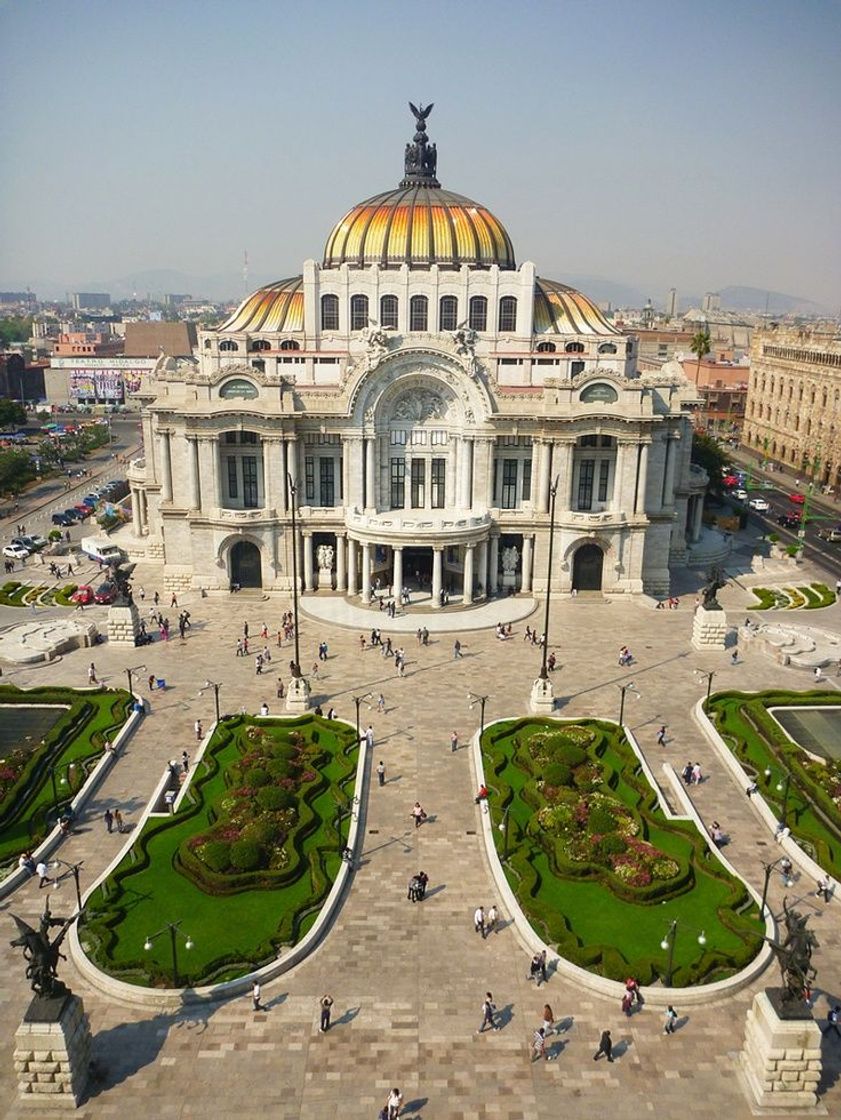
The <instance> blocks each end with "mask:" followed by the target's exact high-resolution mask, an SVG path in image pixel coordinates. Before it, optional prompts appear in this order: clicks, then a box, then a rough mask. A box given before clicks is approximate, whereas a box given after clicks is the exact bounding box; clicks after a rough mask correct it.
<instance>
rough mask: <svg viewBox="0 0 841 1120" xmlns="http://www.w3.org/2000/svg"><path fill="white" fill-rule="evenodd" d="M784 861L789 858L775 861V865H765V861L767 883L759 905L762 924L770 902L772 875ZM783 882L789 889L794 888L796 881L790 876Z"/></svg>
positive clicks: (782, 857)
mask: <svg viewBox="0 0 841 1120" xmlns="http://www.w3.org/2000/svg"><path fill="white" fill-rule="evenodd" d="M783 860H788V856H780V858H779V859H775V860H774V861H773V863H765V862H764V861H763V864H762V866H763V867H764V868H765V882H764V884H763V886H762V901H761V902H760V904H759V920H760V922H761V921H763V920H764V918H765V903H766V902H767V900H768V884H769V883H770V881H771V873H772V871H773V870H774V868H775V867H779V865H780V864H781V863H782V862H783ZM783 881H784V883H785V885H786V886H787V887H792V886H794V880H793V879H792V878H791V876H789V875H786V876H785V878H784V880H783Z"/></svg>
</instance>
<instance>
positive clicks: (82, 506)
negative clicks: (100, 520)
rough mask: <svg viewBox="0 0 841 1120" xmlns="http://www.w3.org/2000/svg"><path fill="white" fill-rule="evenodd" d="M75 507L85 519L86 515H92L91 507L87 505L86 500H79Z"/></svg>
mask: <svg viewBox="0 0 841 1120" xmlns="http://www.w3.org/2000/svg"><path fill="white" fill-rule="evenodd" d="M74 508H75V510H76V512H77V513H78V515H79V517H81V519H82V520H83V521H84V520H85V518H86V517H90V515H91V514H92V513H93V510H92V509H91V507H90V506H86V505H85V503H84V502H79V504H78V505H77V506H75V507H74Z"/></svg>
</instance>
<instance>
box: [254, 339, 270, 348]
mask: <svg viewBox="0 0 841 1120" xmlns="http://www.w3.org/2000/svg"><path fill="white" fill-rule="evenodd" d="M271 348H272V344H271V343H270V342H268V341H267V340H266V339H265V338H258V339H256V340H255V341H254V342H252V343H251V349H252V350H271Z"/></svg>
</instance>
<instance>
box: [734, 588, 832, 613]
mask: <svg viewBox="0 0 841 1120" xmlns="http://www.w3.org/2000/svg"><path fill="white" fill-rule="evenodd" d="M751 591H752V592H753V594H754V595H755V596H756V598H757V599H758V600H759V602H758V603H752V604H751V605H750V606H749V607H748V610H749V611H769V610H783V611H785V610H789V611H791V610H807V611H812V610H818V609H820V608H821V607H831V606H832V604H833V603H834V602H835V600H836V595H835V592H834V591H831V590H830V589H829V588H828V587H827V586H826V584H825V583H812V584H810V585H809V586H808V587H752V588H751Z"/></svg>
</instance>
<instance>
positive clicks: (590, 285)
mask: <svg viewBox="0 0 841 1120" xmlns="http://www.w3.org/2000/svg"><path fill="white" fill-rule="evenodd" d="M546 275H547V276H549V277H551V278H552V279H555V280H560V281H561V282H562V283H564V284H569V285H570V286H571V287H573V288H578V289H579V290H580V291H582V292H584V293H585V294H586V295H588V296H589V297H590V298H591V299H593V300H595V301H596V302H597V303H602V304H605V303H609V304H610V305H611V306H612V307H643V306H644V305H645V303H646V302H647V300H648V299H649V298H651V301H652V303H653V304H654V306H655V307H662V304H663V299H664V293H661V292H656V291H652V290H650V289H643V288H639V287H636V286H635V285H632V284H623V283H622V282H621V281H617V280H609V279H607V278H606V277H604V276H590V275H587V274H585V273H571V274H566V275H557V272H556V271H553V270H552V269H549V270H548V271H547V272H546ZM282 279H283V277H282V276H279V275H278V276H260V275H253V276H249V277H248V284H247V291H246V285H245V284H244V283H243V278H242V276H241V275H237V274H236V273H235V272H225V273H217V274H215V275H209V276H199V275H196V274H193V273H188V272H181V271H179V270H178V269H174V268H153V269H145V270H143V271H141V272H135V273H131V274H129V275H126V276H118V277H112V278H111V279H110V280H87V281H85V283H83V284H77V285H76V286H75V287H73V288H71V289H62V288H58V287H57V286H56V285H55V284H54V283H51V282H49V281H46V280H45V281H44V282H43V283H39V282H38V281H33V282H32V284H31V287H32V290H33V291H34V292H35V293H36V294H37V296H38V297H39V298H40V299H64V298H65V296H66V294H67V291H77V292H110V294H111V296H112V297H113V298H114V299H115V300H123V299H132V298H133V297H134V296H135V295H136V296H137V298H138V299H146V298H147V297H151V298H152V299H157V300H160V299H162V298H163V296H164V295H166V294H167V293H179V294H182V295H186V294H189V295H191V296H193V297H194V298H195V299H209V300H214V301H233V300H236V299H242V298H244V297H245V296H246V295H247V294H248V292H253V291H254V290H255V289H256V288H260V287H262V286H263V285H264V284H271V283H272V282H273V281H275V280H282ZM18 288H20V285H17V288H16V286H15V285H14V284H7V285H5V287H4V286H3V285H2V284H0V289H2V290H6V289H8V290H17V289H18ZM718 292H719V295H720V297H721V307H722V309H723V310H725V311H754V312H759V313H762V312H764V311H765V309H766V299H767V309H768V313H769V314H771V315H783V314H802V315H828V314H834V311H833V310H832V309H830V308H827V307H824V306H822V305H821V304H819V303H816V302H815V301H814V300H810V299H806V298H805V297H803V296H793V295H788V294H786V293H785V292H768V291H766V290H765V289H764V288H751V287H746V286H744V285H730V286H728V287H725V288H719V289H718ZM678 297H679V301H680V309H681V310H682V311H686V310H688V309H689V308H690V307H700V306H701V302H702V296H701V295H695V294H692V293H688V294H686V295H684V294H683V293H682V292H680V291H678Z"/></svg>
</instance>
